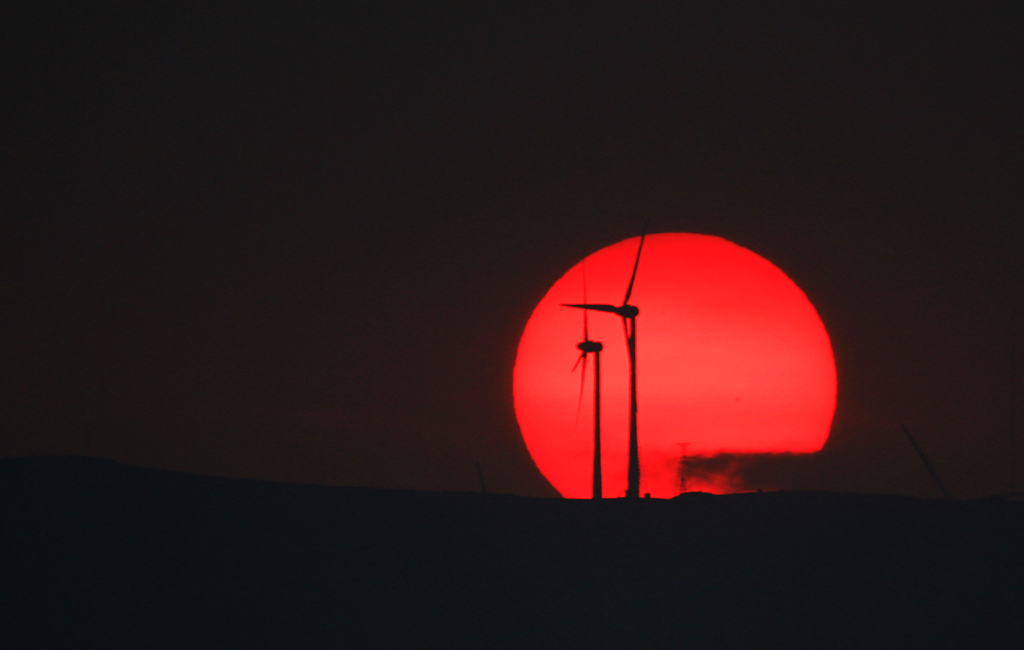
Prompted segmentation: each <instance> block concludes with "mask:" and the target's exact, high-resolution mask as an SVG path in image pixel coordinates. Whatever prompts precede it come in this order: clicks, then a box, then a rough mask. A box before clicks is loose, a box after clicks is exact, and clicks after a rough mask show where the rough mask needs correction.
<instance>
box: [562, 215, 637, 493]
mask: <svg viewBox="0 0 1024 650" xmlns="http://www.w3.org/2000/svg"><path fill="white" fill-rule="evenodd" d="M646 238H647V225H646V224H645V225H644V230H643V233H642V234H641V235H640V246H639V247H638V248H637V249H636V261H635V262H633V275H631V276H630V278H629V286H628V287H627V288H626V297H625V298H624V299H623V300H622V304H621V305H619V306H618V307H616V306H615V305H596V304H590V303H586V302H584V303H582V304H566V303H562V306H563V307H575V308H576V309H587V310H594V311H606V312H608V313H611V314H617V315H618V316H619V318H621V319H622V329H623V331H624V332H625V334H626V347H627V348H628V350H629V469H628V472H627V482H626V498H627V499H638V498H640V446H639V444H638V443H637V436H636V317H637V314H639V313H640V310H639V309H637V308H636V307H635V306H633V305H631V304H629V297H630V295H632V293H633V282H634V281H635V280H636V270H637V269H638V268H639V267H640V253H641V252H642V251H643V250H644V239H646ZM584 300H586V299H584Z"/></svg>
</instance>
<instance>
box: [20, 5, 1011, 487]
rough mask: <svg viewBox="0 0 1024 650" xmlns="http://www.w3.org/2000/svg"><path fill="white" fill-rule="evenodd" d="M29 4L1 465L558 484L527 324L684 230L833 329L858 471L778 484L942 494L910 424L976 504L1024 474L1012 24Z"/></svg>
mask: <svg viewBox="0 0 1024 650" xmlns="http://www.w3.org/2000/svg"><path fill="white" fill-rule="evenodd" d="M25 4H26V5H27V6H26V7H23V8H21V9H19V10H17V12H15V11H12V10H11V9H10V8H8V9H5V10H4V11H5V13H7V15H6V16H4V19H3V21H2V22H3V25H4V27H3V30H4V32H6V33H5V34H4V35H3V38H4V42H5V50H6V51H5V54H4V59H5V61H6V62H7V63H5V66H4V67H5V68H6V69H7V71H6V72H5V73H4V96H5V99H4V104H5V108H6V111H7V113H8V116H7V117H6V118H5V119H4V126H3V127H2V128H3V143H4V146H3V151H4V154H3V176H4V180H3V195H2V199H0V207H2V210H3V222H4V224H5V225H3V226H2V229H3V230H2V240H0V241H2V250H0V253H2V258H0V265H2V269H3V271H2V273H3V282H2V288H0V291H2V294H0V300H2V303H0V304H2V305H3V318H2V321H0V354H2V360H0V362H2V366H0V367H2V370H0V373H2V374H0V377H2V381H3V387H2V395H3V397H2V402H0V406H2V411H0V426H2V429H0V454H2V455H22V454H69V453H74V454H90V455H96V456H102V457H108V458H112V459H115V460H120V461H124V462H129V463H134V464H140V465H147V466H153V467H164V468H172V469H181V470H189V471H197V472H202V473H210V474H221V475H231V476H245V477H254V478H269V479H277V480H288V481H303V482H316V483H330V484H344V485H364V486H381V487H403V488H419V489H453V490H471V489H476V488H477V478H476V473H475V469H474V462H476V461H479V462H480V463H481V466H482V467H483V469H484V472H485V475H486V477H487V481H488V483H489V486H490V487H491V489H492V490H495V491H503V492H515V493H519V494H537V495H543V494H554V492H553V490H552V489H551V487H550V486H549V485H548V484H547V483H546V481H545V480H544V479H543V477H542V476H541V475H540V474H539V473H538V472H537V470H536V468H535V467H534V466H533V464H532V462H531V461H530V459H529V455H528V454H527V452H526V449H525V447H524V445H523V443H522V441H521V439H520V437H519V432H518V428H517V425H516V422H515V417H514V413H513V411H512V400H511V376H512V365H513V362H514V359H515V352H516V345H517V343H518V339H519V335H520V333H521V332H522V328H523V327H524V325H525V323H526V320H527V318H528V317H529V315H530V312H531V310H532V308H533V306H534V305H535V304H536V302H537V301H538V300H539V299H540V298H541V297H542V296H543V294H544V293H545V291H546V290H547V288H548V287H549V286H550V285H551V284H552V283H553V282H554V281H555V280H556V279H557V278H558V277H559V276H560V275H561V274H562V273H563V272H564V271H565V270H567V269H568V268H569V267H570V266H571V265H572V264H574V263H575V262H576V261H578V260H579V259H580V258H581V257H583V256H584V255H585V254H588V253H590V252H592V251H594V250H597V249H598V248H601V247H603V246H606V245H609V244H612V243H615V242H617V241H620V240H621V239H624V238H627V237H631V236H635V235H637V234H639V231H640V229H641V226H642V224H643V222H644V220H645V219H646V218H647V217H649V216H651V217H652V218H653V221H652V225H651V228H652V230H653V231H656V232H660V231H682V232H698V233H707V234H714V235H719V236H722V237H725V238H727V239H730V240H732V241H734V242H736V243H738V244H740V245H742V246H745V247H747V248H750V249H751V250H753V251H755V252H757V253H759V254H761V255H763V256H764V257H766V258H768V259H769V260H771V261H772V262H773V263H775V264H776V265H777V266H779V267H780V268H781V269H783V270H784V271H785V272H786V273H787V274H788V275H789V276H790V277H791V278H792V279H793V280H794V281H795V282H796V283H797V284H798V285H799V286H800V287H801V288H803V289H804V291H805V292H806V293H807V295H808V297H809V298H810V299H811V301H812V302H813V303H814V304H815V306H816V307H817V309H818V311H819V313H820V315H821V317H822V319H823V321H824V323H825V325H826V328H827V329H828V331H829V333H830V335H831V337H832V344H833V347H834V350H835V354H836V359H837V367H838V374H839V396H838V409H837V413H836V420H835V424H834V426H833V430H832V436H831V438H830V440H829V442H828V444H827V445H826V448H825V450H824V451H823V452H822V453H821V454H819V455H817V456H815V457H813V458H796V459H793V458H789V459H787V458H783V459H778V460H777V461H766V462H763V463H761V464H760V465H759V466H758V467H757V468H756V471H754V470H751V476H750V481H751V486H756V485H764V486H765V487H782V488H786V489H838V490H856V491H867V492H892V493H906V494H921V495H931V494H937V490H936V489H935V487H934V485H933V484H932V483H931V482H930V480H929V478H928V475H927V473H926V472H925V470H924V468H923V466H922V465H921V464H920V462H919V461H918V460H917V458H916V457H915V456H914V455H913V450H912V449H911V448H910V446H909V444H908V443H907V441H906V439H905V438H904V437H903V435H902V433H901V431H900V429H899V424H900V423H901V422H903V423H905V424H906V425H907V426H908V427H910V429H911V431H912V432H914V433H915V434H916V435H917V438H918V440H919V441H920V443H921V445H922V447H923V448H924V449H925V450H926V451H927V452H928V453H929V454H930V455H931V458H932V461H933V464H934V465H935V466H936V469H937V470H938V471H939V472H940V473H941V474H942V476H943V477H944V479H945V481H946V483H947V484H948V486H949V488H950V490H951V491H952V492H953V493H954V494H955V495H957V496H963V497H969V496H979V495H983V494H991V493H995V492H1004V491H1007V490H1008V489H1009V487H1010V484H1011V483H1012V482H1013V481H1016V482H1017V484H1018V485H1021V484H1024V440H1019V441H1018V443H1019V444H1018V445H1017V447H1018V449H1019V452H1018V453H1017V454H1016V457H1017V459H1016V460H1015V454H1014V453H1013V444H1012V442H1013V419H1014V408H1013V405H1014V403H1015V402H1016V403H1017V404H1018V409H1017V410H1018V413H1017V415H1016V419H1017V423H1018V426H1017V429H1018V430H1020V435H1019V436H1018V438H1024V400H1021V399H1020V393H1021V392H1022V391H1021V383H1022V381H1024V377H1022V375H1024V373H1022V372H1020V371H1019V367H1020V363H1019V359H1020V356H1021V355H1020V354H1019V353H1016V352H1015V351H1014V345H1013V338H1014V337H1013V330H1014V326H1013V323H1014V313H1015V311H1016V312H1017V314H1018V315H1017V319H1016V320H1017V322H1018V328H1017V329H1018V333H1019V335H1018V337H1017V338H1018V340H1019V341H1020V344H1019V345H1018V347H1021V346H1024V309H1022V307H1024V305H1022V304H1021V302H1022V301H1021V300H1020V298H1019V295H1018V294H1019V289H1020V286H1021V283H1020V264H1019V263H1018V261H1017V260H1018V257H1019V251H1020V247H1021V244H1022V243H1024V242H1022V240H1024V236H1022V235H1024V225H1022V224H1021V209H1022V208H1024V196H1022V171H1024V149H1022V145H1024V101H1022V99H1024V97H1022V90H1021V88H1022V83H1024V74H1022V68H1021V65H1020V63H1019V62H1018V60H1019V59H1021V58H1022V56H1021V55H1022V52H1021V51H1020V50H1021V42H1022V41H1024V29H1022V27H1024V26H1022V24H1021V22H1020V20H1019V19H1018V18H1017V17H1016V15H1015V13H1014V12H1012V11H1011V10H1012V7H1011V6H1010V3H1006V4H1004V5H998V6H982V3H958V4H953V3H931V2H927V3H926V2H918V3H879V4H873V3H802V4H784V3H783V4H777V3H755V2H752V3H738V2H713V3H712V2H708V3H650V4H640V3H614V4H608V5H606V4H601V3H592V2H585V3H584V2H579V3H557V6H555V7H551V6H542V7H532V8H526V7H524V6H523V5H522V3H469V2H467V3H459V4H451V3H442V4H435V3H418V4H415V5H413V6H404V5H403V6H396V5H391V4H385V3H381V2H373V3H367V4H365V5H363V6H360V5H359V4H358V3H348V2H346V3H315V4H313V3H310V4H309V5H306V4H303V3H297V2H288V3H281V6H279V7H276V8H275V7H270V6H268V5H267V4H264V3H219V2H211V1H204V2H201V3H194V6H189V4H190V3H182V2H149V3H109V4H106V5H103V4H101V3H86V2H63V3H52V4H48V3H35V2H33V3H25ZM252 4H258V5H259V6H258V7H253V6H251V5H252ZM335 5H339V6H335ZM679 5H684V6H683V7H680V6H679ZM1015 373H1016V375H1017V377H1016V378H1015ZM641 400H642V396H641ZM641 407H642V401H641ZM641 444H642V441H641ZM1014 467H1016V478H1015V477H1014V475H1013V470H1014Z"/></svg>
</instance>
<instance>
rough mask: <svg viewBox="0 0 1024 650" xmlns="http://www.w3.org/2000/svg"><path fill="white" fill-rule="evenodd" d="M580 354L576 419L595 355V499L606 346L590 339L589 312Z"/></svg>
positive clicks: (598, 493)
mask: <svg viewBox="0 0 1024 650" xmlns="http://www.w3.org/2000/svg"><path fill="white" fill-rule="evenodd" d="M586 302H587V266H586V261H584V262H583V303H584V304H586ZM576 347H577V348H579V351H580V356H579V358H578V359H576V365H574V366H573V367H572V369H573V372H575V371H576V368H577V366H579V365H580V362H581V361H582V362H583V371H582V372H581V373H580V397H579V400H578V401H577V402H576V421H577V422H579V419H580V406H582V405H583V386H584V384H585V383H586V381H587V355H588V354H593V355H594V496H593V498H594V499H600V498H602V496H601V484H602V481H601V350H603V349H604V346H603V345H601V343H600V342H599V341H591V340H590V331H589V329H588V323H587V312H586V310H584V312H583V340H582V341H580V342H579V343H577V344H576Z"/></svg>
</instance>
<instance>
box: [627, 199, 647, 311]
mask: <svg viewBox="0 0 1024 650" xmlns="http://www.w3.org/2000/svg"><path fill="white" fill-rule="evenodd" d="M649 225H651V220H650V218H648V219H647V221H645V222H644V229H643V231H642V232H641V233H640V246H639V247H637V249H636V261H634V262H633V275H631V276H630V277H629V286H628V287H626V298H625V300H623V301H622V305H623V306H626V305H628V304H629V297H630V296H631V295H633V281H634V280H636V270H637V269H638V268H640V253H641V252H642V251H643V250H644V240H645V239H647V226H649Z"/></svg>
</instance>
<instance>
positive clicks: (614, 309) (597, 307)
mask: <svg viewBox="0 0 1024 650" xmlns="http://www.w3.org/2000/svg"><path fill="white" fill-rule="evenodd" d="M562 306H563V307H575V308H576V309H592V310H594V311H607V312H611V313H613V314H617V313H619V308H618V307H616V306H615V305H587V304H575V303H565V302H563V303H562Z"/></svg>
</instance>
